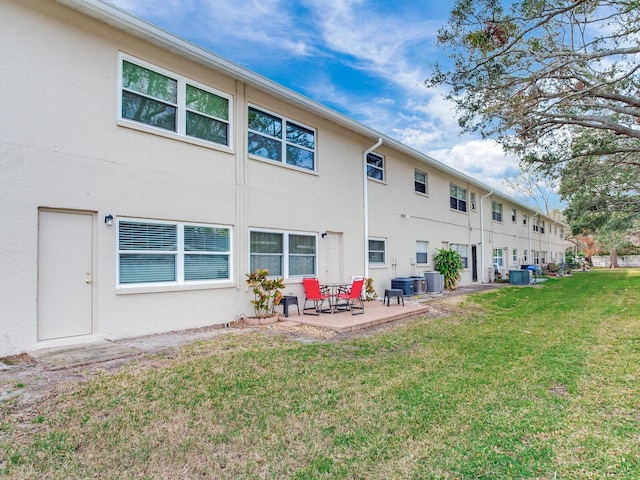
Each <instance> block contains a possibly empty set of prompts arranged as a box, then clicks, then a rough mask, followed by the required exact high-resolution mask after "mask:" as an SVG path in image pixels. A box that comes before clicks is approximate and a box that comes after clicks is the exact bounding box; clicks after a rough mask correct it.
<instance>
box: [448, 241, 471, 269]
mask: <svg viewBox="0 0 640 480" xmlns="http://www.w3.org/2000/svg"><path fill="white" fill-rule="evenodd" d="M449 248H450V249H452V250H455V251H456V252H458V254H459V255H460V257H461V258H462V268H463V269H465V270H466V269H468V268H469V245H467V244H464V243H451V244H450V245H449ZM463 250H464V255H463V254H462V253H463Z"/></svg>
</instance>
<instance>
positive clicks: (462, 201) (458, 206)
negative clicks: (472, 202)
mask: <svg viewBox="0 0 640 480" xmlns="http://www.w3.org/2000/svg"><path fill="white" fill-rule="evenodd" d="M449 206H450V207H451V208H452V209H453V210H459V211H461V212H466V211H467V191H466V190H465V189H464V188H461V187H459V186H457V185H455V184H453V183H452V184H450V185H449Z"/></svg>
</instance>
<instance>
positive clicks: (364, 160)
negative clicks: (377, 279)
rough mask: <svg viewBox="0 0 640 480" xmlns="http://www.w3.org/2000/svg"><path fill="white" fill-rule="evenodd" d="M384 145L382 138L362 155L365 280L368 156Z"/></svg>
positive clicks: (367, 256)
mask: <svg viewBox="0 0 640 480" xmlns="http://www.w3.org/2000/svg"><path fill="white" fill-rule="evenodd" d="M380 145H382V138H378V141H377V142H376V144H375V145H373V146H372V147H370V148H368V149H366V150H365V151H364V153H363V154H362V197H363V198H362V209H363V216H364V278H369V180H368V178H369V176H368V175H367V155H369V154H370V153H371V152H373V151H374V150H375V149H376V148H378V147H379V146H380Z"/></svg>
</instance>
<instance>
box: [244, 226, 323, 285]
mask: <svg viewBox="0 0 640 480" xmlns="http://www.w3.org/2000/svg"><path fill="white" fill-rule="evenodd" d="M317 243H318V239H317V235H316V234H312V233H304V232H287V231H267V230H252V231H250V232H249V266H250V269H251V271H252V272H253V271H255V270H256V269H258V268H266V269H267V270H269V275H270V276H273V277H284V278H290V277H303V276H305V275H316V272H317Z"/></svg>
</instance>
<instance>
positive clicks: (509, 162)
mask: <svg viewBox="0 0 640 480" xmlns="http://www.w3.org/2000/svg"><path fill="white" fill-rule="evenodd" d="M429 155H431V156H432V157H433V158H435V159H436V160H438V161H440V162H442V163H444V164H446V165H448V166H450V167H452V168H455V169H456V170H460V171H461V172H463V173H466V174H467V175H469V176H470V177H473V178H476V179H478V180H479V181H481V182H483V183H485V184H487V185H489V186H491V187H494V188H496V189H497V190H499V191H504V190H505V186H504V181H503V180H504V178H505V177H509V176H513V174H514V173H515V172H516V171H517V170H519V166H518V159H517V158H516V157H513V156H509V155H505V153H504V151H503V150H502V147H501V146H500V145H499V144H498V143H496V142H495V141H493V140H470V141H467V142H464V143H459V144H457V145H455V146H453V147H451V148H447V149H441V150H435V151H432V152H429Z"/></svg>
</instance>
